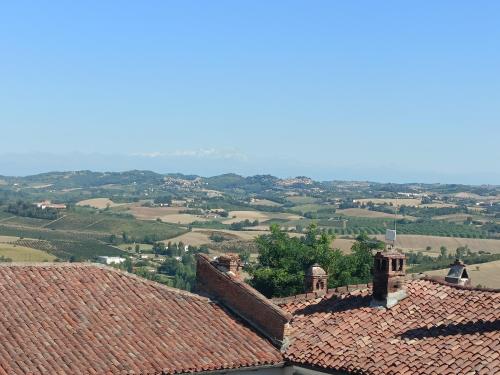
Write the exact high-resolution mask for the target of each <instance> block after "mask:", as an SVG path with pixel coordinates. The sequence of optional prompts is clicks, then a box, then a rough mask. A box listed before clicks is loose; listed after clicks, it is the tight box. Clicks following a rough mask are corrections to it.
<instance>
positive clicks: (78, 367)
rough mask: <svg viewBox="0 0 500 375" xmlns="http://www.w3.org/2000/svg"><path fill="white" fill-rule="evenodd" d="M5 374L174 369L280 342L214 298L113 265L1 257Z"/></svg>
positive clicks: (237, 357)
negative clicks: (7, 261) (18, 261)
mask: <svg viewBox="0 0 500 375" xmlns="http://www.w3.org/2000/svg"><path fill="white" fill-rule="evenodd" d="M0 299H1V302H0V374H2V375H3V374H8V375H14V374H28V373H29V374H42V373H43V374H66V373H67V374H174V373H184V372H198V371H206V370H219V369H234V368H240V367H247V366H259V365H273V364H279V363H281V362H282V356H281V354H280V352H279V351H278V350H277V349H276V348H275V347H274V346H272V345H271V343H269V342H268V341H267V340H266V339H264V338H262V337H261V336H259V335H257V334H256V333H255V332H254V331H252V330H251V329H249V328H248V327H247V326H245V325H243V323H242V322H240V321H238V320H237V319H236V318H235V317H234V316H233V315H231V314H230V313H228V312H227V311H226V310H224V309H223V308H221V307H220V306H219V305H217V304H215V303H212V302H211V301H210V300H209V299H207V298H204V297H201V296H197V295H194V294H191V293H187V292H182V291H178V290H175V289H172V288H168V287H165V286H163V285H160V284H157V283H153V282H148V281H146V280H144V279H141V278H138V277H136V276H133V275H131V274H127V273H125V272H121V271H117V270H114V269H111V268H107V267H99V266H96V265H83V264H65V265H55V264H54V265H47V264H44V265H30V266H25V265H23V266H20V265H2V266H0Z"/></svg>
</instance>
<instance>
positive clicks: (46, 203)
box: [36, 201, 66, 210]
mask: <svg viewBox="0 0 500 375" xmlns="http://www.w3.org/2000/svg"><path fill="white" fill-rule="evenodd" d="M36 206H37V207H38V208H41V209H42V210H45V209H47V208H52V209H55V210H64V209H66V205H65V204H63V203H52V202H51V201H41V202H38V203H36Z"/></svg>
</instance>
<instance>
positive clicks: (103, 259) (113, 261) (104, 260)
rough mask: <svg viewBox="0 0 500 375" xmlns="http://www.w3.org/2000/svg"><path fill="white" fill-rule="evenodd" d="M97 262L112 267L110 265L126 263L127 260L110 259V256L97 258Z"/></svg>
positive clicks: (119, 258)
mask: <svg viewBox="0 0 500 375" xmlns="http://www.w3.org/2000/svg"><path fill="white" fill-rule="evenodd" d="M97 261H98V262H99V263H103V264H107V265H110V264H120V263H123V262H125V261H126V259H125V258H122V257H110V256H105V255H100V256H98V257H97Z"/></svg>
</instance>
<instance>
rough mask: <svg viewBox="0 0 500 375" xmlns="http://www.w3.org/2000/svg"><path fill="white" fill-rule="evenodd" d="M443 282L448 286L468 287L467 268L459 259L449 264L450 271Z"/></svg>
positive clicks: (469, 281) (469, 282)
mask: <svg viewBox="0 0 500 375" xmlns="http://www.w3.org/2000/svg"><path fill="white" fill-rule="evenodd" d="M444 280H445V281H446V282H448V283H450V284H456V285H470V284H471V280H470V277H469V273H468V272H467V266H466V264H465V263H464V262H462V261H461V260H460V259H456V260H455V262H454V263H452V264H450V270H449V271H448V275H446V277H445V278H444Z"/></svg>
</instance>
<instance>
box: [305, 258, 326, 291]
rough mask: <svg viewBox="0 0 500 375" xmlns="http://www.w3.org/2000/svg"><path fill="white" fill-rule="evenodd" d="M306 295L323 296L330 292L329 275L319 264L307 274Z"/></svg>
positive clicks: (313, 266)
mask: <svg viewBox="0 0 500 375" xmlns="http://www.w3.org/2000/svg"><path fill="white" fill-rule="evenodd" d="M305 281H306V293H316V294H317V295H320V296H323V295H325V294H326V292H327V291H328V275H327V274H326V272H325V270H324V269H323V268H321V266H320V265H319V264H318V263H315V264H313V265H312V266H311V267H309V269H308V270H307V273H306V280H305Z"/></svg>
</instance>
